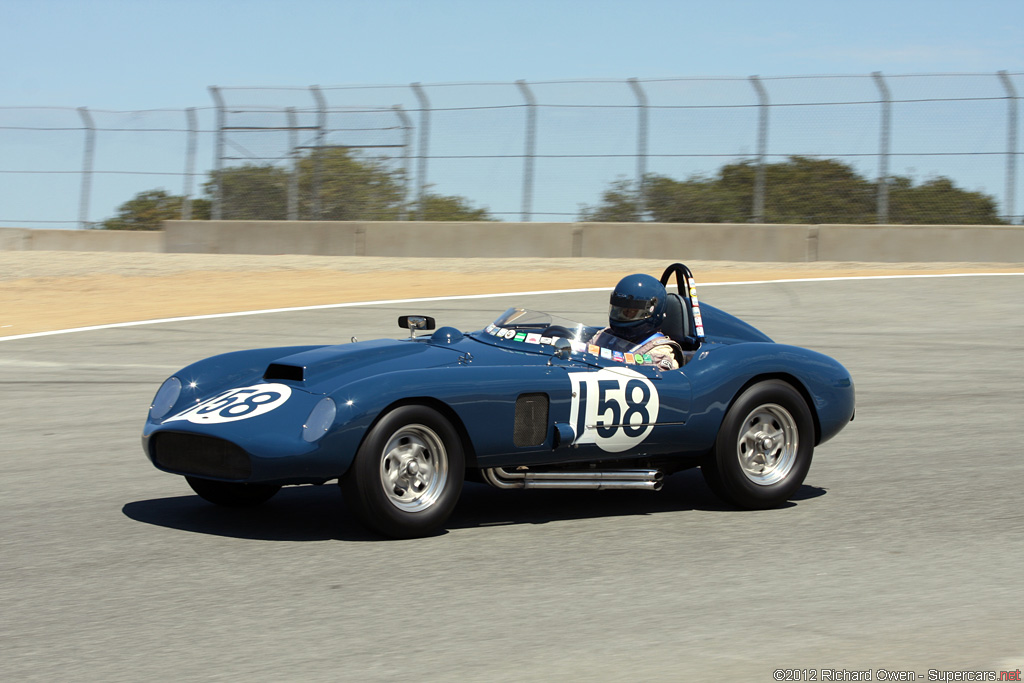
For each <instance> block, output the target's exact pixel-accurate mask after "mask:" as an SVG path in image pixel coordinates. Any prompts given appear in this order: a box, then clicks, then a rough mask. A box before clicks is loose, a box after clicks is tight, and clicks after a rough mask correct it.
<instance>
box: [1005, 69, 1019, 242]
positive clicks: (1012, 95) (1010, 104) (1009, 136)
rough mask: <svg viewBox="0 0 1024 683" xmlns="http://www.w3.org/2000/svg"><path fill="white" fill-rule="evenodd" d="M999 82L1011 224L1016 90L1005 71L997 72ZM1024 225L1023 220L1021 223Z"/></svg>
mask: <svg viewBox="0 0 1024 683" xmlns="http://www.w3.org/2000/svg"><path fill="white" fill-rule="evenodd" d="M999 80H1000V81H1002V82H1003V88H1005V89H1006V104H1007V112H1006V119H1007V121H1006V206H1005V208H1006V215H1007V220H1009V222H1010V223H1011V224H1012V223H1013V222H1014V220H1015V219H1016V218H1017V214H1016V206H1015V204H1016V201H1015V200H1016V190H1017V89H1016V88H1014V87H1013V81H1011V80H1010V75H1009V74H1008V73H1006V71H1000V72H999ZM1021 222H1022V223H1024V220H1022V221H1021Z"/></svg>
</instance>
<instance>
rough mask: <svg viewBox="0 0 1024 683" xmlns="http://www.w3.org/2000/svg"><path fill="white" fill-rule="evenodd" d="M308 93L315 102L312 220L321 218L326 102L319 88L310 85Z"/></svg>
mask: <svg viewBox="0 0 1024 683" xmlns="http://www.w3.org/2000/svg"><path fill="white" fill-rule="evenodd" d="M309 91H310V92H311V93H313V99H314V100H316V113H317V117H316V151H315V152H314V154H316V160H315V162H314V166H313V218H314V219H315V220H320V219H321V218H323V197H321V185H322V183H323V176H324V138H325V137H326V136H327V100H325V99H324V94H323V93H322V92H320V86H318V85H311V86H309Z"/></svg>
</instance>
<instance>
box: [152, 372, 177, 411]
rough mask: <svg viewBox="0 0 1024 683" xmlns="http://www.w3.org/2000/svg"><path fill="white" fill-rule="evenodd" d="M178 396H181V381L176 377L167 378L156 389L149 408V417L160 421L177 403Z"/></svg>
mask: <svg viewBox="0 0 1024 683" xmlns="http://www.w3.org/2000/svg"><path fill="white" fill-rule="evenodd" d="M179 396H181V380H180V379H178V378H177V377H168V378H167V379H166V380H164V383H163V384H161V385H160V388H159V389H157V391H156V396H154V397H153V405H151V406H150V407H149V416H150V417H151V418H153V419H154V420H159V419H161V418H162V417H164V416H165V415H167V413H168V412H170V410H171V408H172V407H174V404H175V403H177V402H178V397H179Z"/></svg>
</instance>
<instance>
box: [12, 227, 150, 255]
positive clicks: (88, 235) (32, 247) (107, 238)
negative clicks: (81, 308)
mask: <svg viewBox="0 0 1024 683" xmlns="http://www.w3.org/2000/svg"><path fill="white" fill-rule="evenodd" d="M163 250H164V234H163V232H161V231H159V230H154V231H141V230H37V229H35V228H0V251H163Z"/></svg>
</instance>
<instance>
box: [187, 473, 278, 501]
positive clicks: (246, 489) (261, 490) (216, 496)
mask: <svg viewBox="0 0 1024 683" xmlns="http://www.w3.org/2000/svg"><path fill="white" fill-rule="evenodd" d="M185 481H187V482H188V485H189V486H191V487H192V490H193V491H195V492H196V493H198V494H199V496H200V497H201V498H203V499H204V500H207V501H209V502H211V503H214V504H216V505H223V506H225V507H232V508H243V507H254V506H256V505H259V504H260V503H265V502H266V501H268V500H270V499H271V498H273V497H274V494H276V493H277V492H278V491H280V490H281V487H280V486H277V485H276V484H245V483H241V482H233V481H214V480H213V479H200V478H199V477H185Z"/></svg>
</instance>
